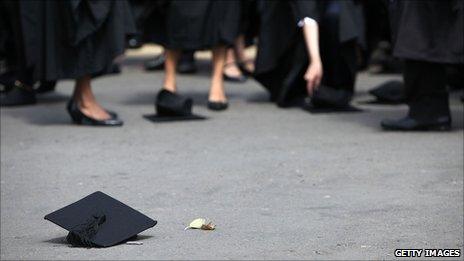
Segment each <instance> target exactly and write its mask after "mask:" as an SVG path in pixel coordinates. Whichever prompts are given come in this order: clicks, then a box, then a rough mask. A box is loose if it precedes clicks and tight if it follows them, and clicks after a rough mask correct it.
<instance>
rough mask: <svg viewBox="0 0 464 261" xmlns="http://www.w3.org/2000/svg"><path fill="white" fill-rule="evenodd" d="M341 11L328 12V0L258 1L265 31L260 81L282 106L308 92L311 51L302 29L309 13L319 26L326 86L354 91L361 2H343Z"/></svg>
mask: <svg viewBox="0 0 464 261" xmlns="http://www.w3.org/2000/svg"><path fill="white" fill-rule="evenodd" d="M338 3H339V10H338V12H336V13H332V12H331V10H328V5H327V1H305V0H294V1H264V0H262V1H259V3H258V13H259V14H260V32H259V35H258V38H259V42H258V54H257V59H256V71H255V79H256V80H257V81H258V82H260V83H261V84H262V85H263V86H264V87H265V88H266V89H267V90H268V91H269V93H270V96H271V100H272V101H274V102H276V103H277V104H278V105H279V106H289V105H292V104H294V101H295V99H296V100H299V99H300V98H304V97H305V96H307V91H306V87H305V86H306V81H305V80H304V78H303V76H304V73H305V72H306V69H307V66H308V55H307V50H306V45H305V41H304V38H303V33H302V31H301V29H300V28H298V27H297V23H298V21H300V20H301V19H303V18H304V17H310V18H312V19H315V20H316V21H317V22H318V24H319V27H320V28H319V31H320V48H321V59H322V63H323V68H324V77H323V80H322V84H324V85H327V86H330V87H332V88H335V89H347V92H348V93H349V92H352V91H353V87H354V80H355V73H356V69H357V68H356V66H357V65H356V53H355V46H356V44H358V43H359V42H363V34H364V33H363V21H362V9H361V6H360V5H358V4H356V3H355V1H339V2H338Z"/></svg>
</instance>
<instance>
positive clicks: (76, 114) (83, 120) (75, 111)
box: [67, 100, 124, 126]
mask: <svg viewBox="0 0 464 261" xmlns="http://www.w3.org/2000/svg"><path fill="white" fill-rule="evenodd" d="M67 110H68V113H69V115H70V116H71V118H72V120H73V122H74V123H76V124H79V125H87V126H122V125H123V123H124V122H123V121H122V120H120V119H119V118H118V117H117V115H116V114H115V113H111V114H109V115H110V117H109V118H107V119H96V118H93V117H92V116H89V115H88V114H85V113H84V112H83V110H82V109H81V108H80V107H79V105H78V103H77V102H76V101H75V100H70V101H69V102H68V105H67ZM87 113H88V112H87Z"/></svg>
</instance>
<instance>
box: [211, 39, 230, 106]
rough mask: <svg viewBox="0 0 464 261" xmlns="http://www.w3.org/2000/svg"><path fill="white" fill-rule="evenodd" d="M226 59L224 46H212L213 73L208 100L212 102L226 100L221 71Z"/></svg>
mask: <svg viewBox="0 0 464 261" xmlns="http://www.w3.org/2000/svg"><path fill="white" fill-rule="evenodd" d="M225 60H226V47H225V46H217V47H214V48H213V75H212V76H211V88H210V90H209V100H210V101H212V102H226V101H227V98H226V94H225V91H224V79H223V75H222V71H223V70H224V64H225Z"/></svg>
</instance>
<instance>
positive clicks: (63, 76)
mask: <svg viewBox="0 0 464 261" xmlns="http://www.w3.org/2000/svg"><path fill="white" fill-rule="evenodd" d="M114 66H115V64H113V63H112V64H111V65H107V66H105V67H104V68H102V69H100V70H91V71H88V72H61V73H59V74H56V75H54V76H51V77H50V76H45V77H38V78H37V80H45V81H57V80H75V79H79V78H81V77H84V76H87V75H90V76H91V78H92V79H94V78H98V77H102V76H106V75H114V74H119V72H117V71H115V70H114Z"/></svg>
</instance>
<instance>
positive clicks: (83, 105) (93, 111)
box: [76, 100, 112, 120]
mask: <svg viewBox="0 0 464 261" xmlns="http://www.w3.org/2000/svg"><path fill="white" fill-rule="evenodd" d="M76 102H77V105H78V107H79V110H80V111H81V112H82V113H83V114H84V115H85V116H87V117H89V118H92V119H95V120H108V119H111V118H112V115H111V114H110V113H108V112H107V111H106V110H105V109H103V108H102V107H101V106H100V104H98V103H97V102H96V101H82V100H77V101H76Z"/></svg>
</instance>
